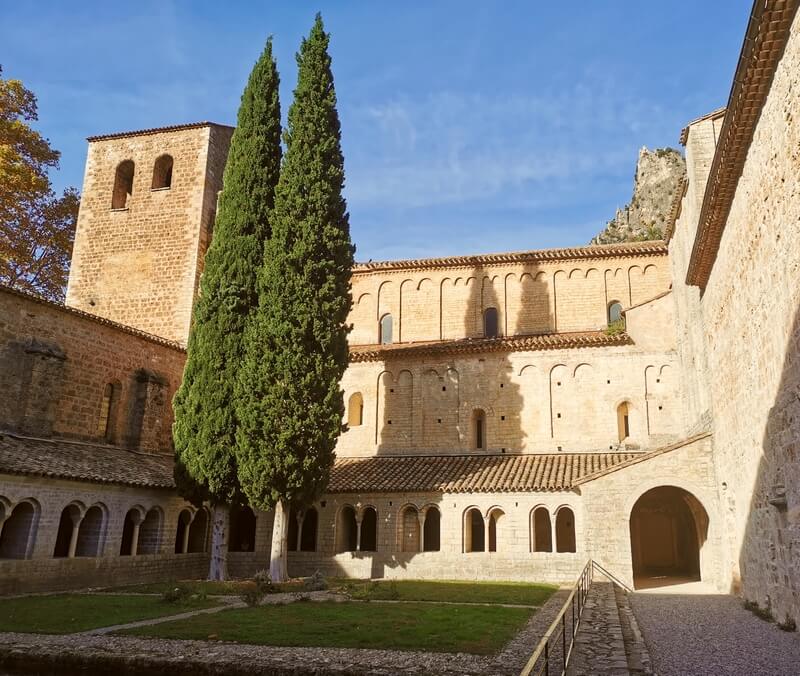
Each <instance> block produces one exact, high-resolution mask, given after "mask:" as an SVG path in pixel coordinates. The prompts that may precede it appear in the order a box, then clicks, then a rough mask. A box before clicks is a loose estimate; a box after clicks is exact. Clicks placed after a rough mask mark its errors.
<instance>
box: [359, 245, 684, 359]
mask: <svg viewBox="0 0 800 676" xmlns="http://www.w3.org/2000/svg"><path fill="white" fill-rule="evenodd" d="M669 284H670V273H669V263H668V261H667V259H666V256H664V255H663V254H652V255H647V256H644V255H638V256H637V255H628V256H623V255H620V256H619V257H618V258H599V257H598V258H594V259H593V258H592V257H591V255H590V254H587V255H585V256H583V257H580V258H575V259H574V260H561V261H555V262H546V263H531V264H497V265H486V266H483V267H480V268H475V267H466V266H463V265H461V266H459V265H453V266H452V267H446V268H434V269H425V266H424V265H422V266H419V267H417V268H416V269H409V270H381V271H370V270H369V269H360V270H356V271H355V273H354V275H353V281H352V285H353V311H352V313H351V315H350V321H351V322H352V323H353V325H354V328H353V331H352V333H351V334H350V342H351V343H352V344H353V345H365V344H372V343H378V342H380V341H379V321H380V319H381V317H383V316H384V315H386V314H390V315H391V316H392V320H393V321H392V323H393V326H392V334H393V336H392V337H393V342H416V341H427V340H440V339H443V340H448V339H458V338H475V337H481V336H483V335H484V327H483V313H484V311H485V310H486V309H487V308H490V307H493V308H496V309H497V314H498V320H499V321H498V328H499V335H503V336H512V335H523V334H536V333H553V332H556V331H558V332H568V331H590V330H597V329H602V328H604V327H605V326H606V325H607V324H608V316H607V308H608V305H609V304H610V303H611V302H612V301H618V302H620V303H621V304H622V305H623V306H625V307H627V306H629V305H634V304H637V303H641V302H643V301H645V300H648V299H650V298H653V297H654V296H656V295H657V294H659V293H661V292H662V291H666V290H667V289H668V288H669Z"/></svg>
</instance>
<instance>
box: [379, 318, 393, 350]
mask: <svg viewBox="0 0 800 676" xmlns="http://www.w3.org/2000/svg"><path fill="white" fill-rule="evenodd" d="M380 334H381V335H380V338H379V340H380V343H381V345H388V344H389V343H391V342H392V315H390V314H388V313H387V314H385V315H383V317H381V325H380Z"/></svg>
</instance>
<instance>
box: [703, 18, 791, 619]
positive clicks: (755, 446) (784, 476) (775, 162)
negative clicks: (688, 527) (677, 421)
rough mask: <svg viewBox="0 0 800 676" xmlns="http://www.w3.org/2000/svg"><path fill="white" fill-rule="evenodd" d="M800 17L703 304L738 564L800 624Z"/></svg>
mask: <svg viewBox="0 0 800 676" xmlns="http://www.w3.org/2000/svg"><path fill="white" fill-rule="evenodd" d="M798 92H800V14H798V15H796V17H795V19H794V24H793V26H792V29H791V37H790V38H789V42H788V44H787V46H786V51H785V53H784V55H783V58H782V60H781V62H780V64H779V66H778V68H777V71H776V74H775V78H774V81H773V83H772V87H771V89H770V92H769V95H768V97H767V100H766V103H765V105H764V107H763V109H762V112H761V116H760V119H759V121H758V124H757V127H756V130H755V135H754V137H753V140H752V143H751V145H750V148H749V151H748V155H747V160H746V163H745V166H744V169H743V172H742V175H741V178H740V179H739V182H738V186H737V188H736V193H735V197H734V199H733V203H732V206H731V209H730V213H729V215H728V218H727V222H726V226H725V230H724V232H723V236H722V240H721V243H720V246H719V251H718V254H717V258H716V262H715V264H714V267H713V270H712V272H711V276H710V279H709V281H708V284H707V287H706V290H705V294H704V296H703V299H702V308H703V320H704V321H703V324H704V330H705V337H706V343H707V346H708V365H709V374H710V382H711V395H712V400H713V409H714V430H715V444H716V452H717V455H718V457H719V462H718V467H719V482H720V488H721V499H722V501H723V504H724V505H725V517H726V530H727V532H728V533H729V535H730V542H729V552H730V559H731V560H730V566H731V568H732V569H733V575H734V576H736V575H737V573H741V577H742V585H743V593H744V595H745V596H746V597H747V598H750V599H752V600H755V601H758V602H759V603H761V604H762V605H768V606H770V607H771V608H772V612H773V614H774V615H775V616H776V617H777V618H778V619H779V620H783V619H784V617H785V616H786V615H787V614H788V615H790V616H792V617H794V618H796V619H798V620H800V559H799V558H798V557H797V554H796V552H797V551H798V550H799V549H800V458H799V457H798V456H799V454H798V450H799V448H800V447H799V446H798V439H800V284H798V279H800V120H799V119H798V114H797V111H798V103H799V102H800V99H799V98H798V96H800V95H799V94H798Z"/></svg>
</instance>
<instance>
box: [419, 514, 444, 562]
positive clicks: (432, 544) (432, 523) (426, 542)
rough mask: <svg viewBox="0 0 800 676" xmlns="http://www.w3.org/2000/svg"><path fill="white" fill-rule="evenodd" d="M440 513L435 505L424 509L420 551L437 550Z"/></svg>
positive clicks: (439, 542) (438, 545)
mask: <svg viewBox="0 0 800 676" xmlns="http://www.w3.org/2000/svg"><path fill="white" fill-rule="evenodd" d="M441 523H442V515H441V513H440V512H439V510H438V509H437V508H436V507H428V509H427V510H425V526H424V527H423V529H422V551H424V552H438V551H439V549H440V546H441V535H440V529H441Z"/></svg>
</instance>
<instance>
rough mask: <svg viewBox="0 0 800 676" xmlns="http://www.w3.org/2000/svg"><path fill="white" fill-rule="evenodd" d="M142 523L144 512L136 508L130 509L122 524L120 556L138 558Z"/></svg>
mask: <svg viewBox="0 0 800 676" xmlns="http://www.w3.org/2000/svg"><path fill="white" fill-rule="evenodd" d="M141 522H142V512H140V511H139V509H137V508H136V507H134V508H133V509H129V510H128V513H127V514H126V515H125V521H124V523H123V524H122V542H121V543H120V547H119V555H120V556H136V550H137V548H138V546H139V526H140V524H141Z"/></svg>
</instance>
